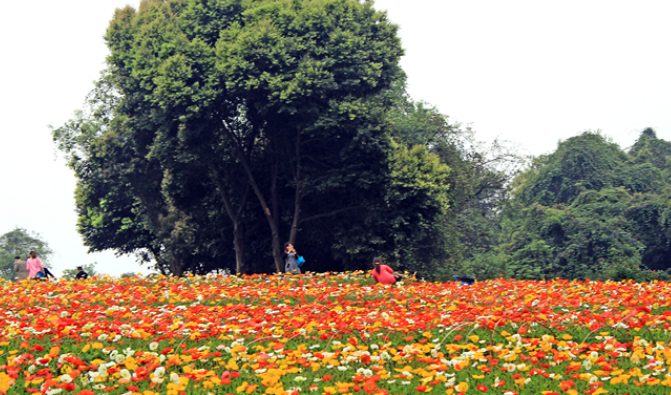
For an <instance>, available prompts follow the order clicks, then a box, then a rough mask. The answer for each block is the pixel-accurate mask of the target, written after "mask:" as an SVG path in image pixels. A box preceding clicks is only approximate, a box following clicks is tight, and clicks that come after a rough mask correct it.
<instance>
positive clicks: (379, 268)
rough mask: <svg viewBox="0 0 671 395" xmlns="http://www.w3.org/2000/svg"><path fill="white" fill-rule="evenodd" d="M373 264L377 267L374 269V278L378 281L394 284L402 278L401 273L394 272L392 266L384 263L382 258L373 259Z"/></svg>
mask: <svg viewBox="0 0 671 395" xmlns="http://www.w3.org/2000/svg"><path fill="white" fill-rule="evenodd" d="M373 266H374V267H375V268H374V269H373V280H375V282H376V283H380V284H394V283H395V282H396V281H399V280H400V279H401V278H402V277H401V275H400V274H398V273H394V270H393V269H392V268H390V267H389V266H387V265H385V264H383V263H382V259H380V258H375V259H373Z"/></svg>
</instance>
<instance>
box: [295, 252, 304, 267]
mask: <svg viewBox="0 0 671 395" xmlns="http://www.w3.org/2000/svg"><path fill="white" fill-rule="evenodd" d="M304 263H305V258H303V257H302V256H300V255H299V256H298V259H297V260H296V264H297V266H298V267H301V266H303V264H304Z"/></svg>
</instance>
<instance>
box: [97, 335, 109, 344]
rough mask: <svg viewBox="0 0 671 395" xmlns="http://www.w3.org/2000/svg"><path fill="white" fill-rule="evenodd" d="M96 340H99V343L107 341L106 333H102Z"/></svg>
mask: <svg viewBox="0 0 671 395" xmlns="http://www.w3.org/2000/svg"><path fill="white" fill-rule="evenodd" d="M98 340H100V341H101V342H104V341H105V340H107V333H103V334H102V335H100V336H98Z"/></svg>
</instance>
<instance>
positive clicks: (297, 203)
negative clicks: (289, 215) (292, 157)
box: [289, 132, 301, 245]
mask: <svg viewBox="0 0 671 395" xmlns="http://www.w3.org/2000/svg"><path fill="white" fill-rule="evenodd" d="M294 181H295V182H296V190H295V191H294V219H293V221H291V229H290V230H289V243H291V244H294V245H295V244H296V236H297V234H298V223H299V219H300V215H301V134H300V132H299V133H298V136H296V173H295V174H294Z"/></svg>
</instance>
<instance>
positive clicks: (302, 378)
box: [294, 376, 307, 381]
mask: <svg viewBox="0 0 671 395" xmlns="http://www.w3.org/2000/svg"><path fill="white" fill-rule="evenodd" d="M305 380H307V378H306V377H303V376H296V377H294V381H305Z"/></svg>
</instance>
